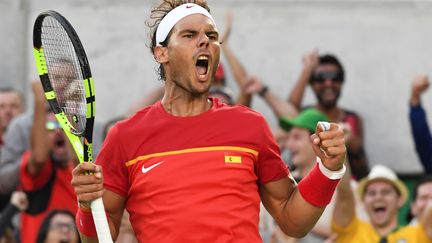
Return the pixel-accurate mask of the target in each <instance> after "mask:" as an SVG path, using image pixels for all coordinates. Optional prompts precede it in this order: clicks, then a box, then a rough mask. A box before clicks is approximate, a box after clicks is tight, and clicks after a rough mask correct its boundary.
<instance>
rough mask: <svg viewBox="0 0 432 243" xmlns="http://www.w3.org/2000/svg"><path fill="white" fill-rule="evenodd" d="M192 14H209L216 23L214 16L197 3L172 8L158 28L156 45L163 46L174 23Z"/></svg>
mask: <svg viewBox="0 0 432 243" xmlns="http://www.w3.org/2000/svg"><path fill="white" fill-rule="evenodd" d="M191 14H202V15H204V16H207V17H208V18H209V19H210V20H211V21H213V24H214V25H216V22H215V21H214V19H213V17H212V16H211V15H210V13H209V12H208V11H207V10H206V9H205V8H203V7H201V6H199V5H197V4H195V3H186V4H182V5H180V6H178V7H176V8H174V9H173V10H171V11H170V12H169V13H168V14H167V15H165V17H164V18H163V19H162V20H161V22H160V23H159V26H158V28H157V30H156V46H161V44H160V43H161V42H164V41H165V39H166V38H167V36H168V34H169V32H170V31H171V29H172V28H173V27H174V25H176V24H177V22H179V21H180V20H181V19H183V18H184V17H186V16H189V15H191Z"/></svg>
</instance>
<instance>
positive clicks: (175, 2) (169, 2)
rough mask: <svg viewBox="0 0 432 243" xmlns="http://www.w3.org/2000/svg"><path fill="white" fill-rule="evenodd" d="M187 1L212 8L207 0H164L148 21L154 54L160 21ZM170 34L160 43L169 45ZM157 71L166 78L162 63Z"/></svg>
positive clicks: (161, 78)
mask: <svg viewBox="0 0 432 243" xmlns="http://www.w3.org/2000/svg"><path fill="white" fill-rule="evenodd" d="M185 3H195V4H197V5H199V6H201V7H203V8H205V9H206V10H207V11H209V12H210V8H209V7H208V5H207V1H206V0H163V1H162V3H160V4H159V5H158V6H156V7H154V8H153V9H152V10H151V13H150V19H149V20H148V21H146V25H147V27H149V29H150V41H151V42H150V52H151V53H152V55H153V50H154V48H155V47H156V45H157V44H158V43H156V31H157V29H158V27H159V24H160V22H161V21H162V19H163V18H164V17H165V16H166V15H167V14H168V13H169V12H170V11H171V10H173V9H174V8H176V7H178V6H180V5H182V4H185ZM170 36H171V32H170V33H169V34H168V36H167V38H166V40H164V42H162V43H159V44H161V45H162V46H167V45H168V41H169V38H170ZM157 72H158V73H159V79H160V80H165V70H164V69H163V66H162V64H160V65H159V68H158V71H157Z"/></svg>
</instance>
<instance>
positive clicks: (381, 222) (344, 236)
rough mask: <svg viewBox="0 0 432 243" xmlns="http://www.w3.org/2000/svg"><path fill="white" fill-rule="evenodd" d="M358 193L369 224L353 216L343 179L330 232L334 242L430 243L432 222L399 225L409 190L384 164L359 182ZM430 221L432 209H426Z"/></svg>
mask: <svg viewBox="0 0 432 243" xmlns="http://www.w3.org/2000/svg"><path fill="white" fill-rule="evenodd" d="M358 192H359V195H360V198H361V199H362V201H363V203H364V206H365V209H366V211H367V214H368V216H369V219H370V223H366V222H364V221H362V220H360V219H359V218H358V217H357V216H356V213H355V210H354V208H355V202H354V195H353V192H352V191H351V187H350V186H348V183H347V182H346V181H344V180H342V182H341V183H340V185H339V186H338V189H337V194H336V205H335V210H334V211H333V223H332V230H333V232H335V233H336V234H337V241H336V242H337V243H344V242H365V243H366V242H388V243H392V242H401V241H403V242H430V241H431V240H432V237H431V236H432V235H427V233H426V232H430V230H431V227H432V220H429V221H420V222H419V223H420V224H418V225H416V226H407V227H401V226H400V225H398V221H397V220H398V211H399V209H400V208H401V207H402V206H403V204H404V203H405V201H406V200H407V197H408V189H407V188H406V186H405V185H404V184H403V182H402V181H400V180H399V179H398V178H397V176H396V174H395V173H394V172H393V171H392V170H390V169H389V168H387V167H385V166H383V165H375V166H374V167H373V168H372V170H371V172H370V173H369V175H368V177H366V178H364V179H362V180H361V181H360V183H359V187H358ZM426 211H427V213H426V214H427V215H424V217H425V218H428V219H430V218H431V215H432V210H426Z"/></svg>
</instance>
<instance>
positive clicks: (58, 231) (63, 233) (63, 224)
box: [36, 209, 81, 243]
mask: <svg viewBox="0 0 432 243" xmlns="http://www.w3.org/2000/svg"><path fill="white" fill-rule="evenodd" d="M66 242H67V243H80V242H81V239H80V237H79V234H78V231H77V229H76V227H75V217H74V215H73V214H72V213H71V212H70V211H69V210H60V209H54V210H51V211H50V212H49V213H48V214H47V215H46V217H45V218H44V220H43V221H42V223H41V226H40V229H39V232H38V235H37V238H36V243H66Z"/></svg>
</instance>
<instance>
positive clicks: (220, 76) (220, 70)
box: [214, 63, 225, 80]
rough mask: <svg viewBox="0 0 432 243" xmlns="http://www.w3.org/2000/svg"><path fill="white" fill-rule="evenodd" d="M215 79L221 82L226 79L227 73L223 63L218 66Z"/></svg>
mask: <svg viewBox="0 0 432 243" xmlns="http://www.w3.org/2000/svg"><path fill="white" fill-rule="evenodd" d="M214 77H215V79H219V80H222V79H225V71H224V68H223V66H222V63H219V64H218V67H217V69H216V73H215V76H214Z"/></svg>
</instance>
